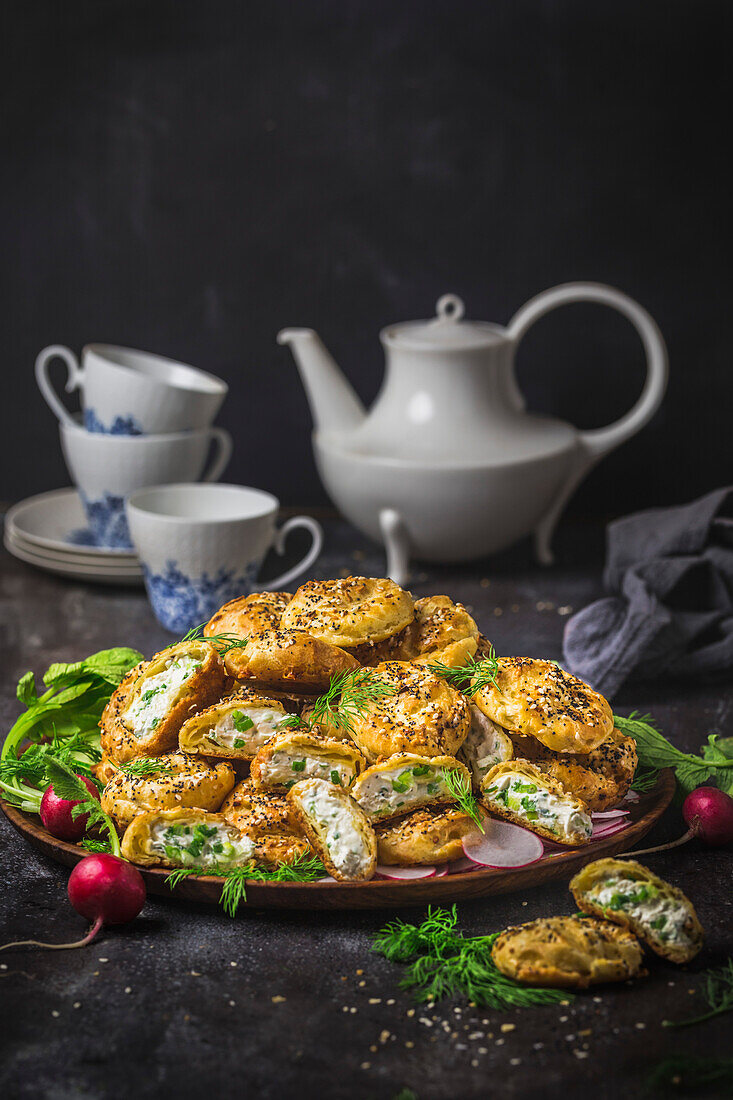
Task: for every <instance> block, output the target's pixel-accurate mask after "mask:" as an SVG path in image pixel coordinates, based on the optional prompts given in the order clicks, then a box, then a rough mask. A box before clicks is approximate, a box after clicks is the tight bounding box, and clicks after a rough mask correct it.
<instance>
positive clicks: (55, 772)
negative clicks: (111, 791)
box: [46, 759, 120, 856]
mask: <svg viewBox="0 0 733 1100" xmlns="http://www.w3.org/2000/svg"><path fill="white" fill-rule="evenodd" d="M46 771H47V775H48V778H49V780H50V782H51V784H52V786H53V789H54V794H56V795H57V796H58V798H66V799H68V800H69V801H70V802H77V803H78V805H76V806H74V808H73V810H72V811H71V816H72V817H73V818H77V817H81V816H82V815H83V814H88V815H89V820H88V822H87V830H89V829H92V828H94V827H95V826H100V827H101V828H103V829H105V830H106V832H107V834H108V836H109V842H110V851H111V852H112V855H115V856H118V855H119V854H120V838H119V837H118V835H117V829H116V828H115V824H114V821H113V820H112V818H111V817H110V816H109V815H108V814H106V813H105V812H104V810H103V809H102V807H101V806H100V804H99V802H98V800H97V799H96V798H94V797H93V796H92V795H91V794H90V793H89V791H88V790H87V788H86V787H85V786H84V784H83V783H82V781H81V779H79V777H78V776H77V775H75V774H74V772H73V770H72V769H71V768H70V767H69V765H68V764H65V763H63V761H61V760H57V759H51V760H49V761H48V764H47V766H46Z"/></svg>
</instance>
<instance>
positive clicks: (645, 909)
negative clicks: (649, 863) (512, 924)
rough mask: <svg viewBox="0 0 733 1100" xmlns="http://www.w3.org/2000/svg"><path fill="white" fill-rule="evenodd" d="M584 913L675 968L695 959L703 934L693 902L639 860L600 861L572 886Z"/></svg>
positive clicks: (571, 889)
mask: <svg viewBox="0 0 733 1100" xmlns="http://www.w3.org/2000/svg"><path fill="white" fill-rule="evenodd" d="M570 891H571V893H572V895H573V897H574V898H575V902H576V904H577V906H578V908H579V909H582V910H583V912H584V913H590V914H591V915H592V916H595V917H605V918H606V920H610V921H613V922H614V923H615V924H620V925H623V926H624V927H625V928H629V929H631V931H632V932H633V933H634V934H635V935H637V936H638V937H639V938H640V939H642V940H644V942H645V943H647V944H648V945H649V947H651V949H652V951H654V952H655V953H656V954H657V955H661V956H662V958H664V959H669V960H670V961H671V962H675V963H686V962H689V961H690V959H694V957H695V955H697V953H698V951H699V950H700V948H701V947H702V941H703V930H702V925H701V924H700V921H699V920H698V918H697V913H696V912H695V909H694V907H693V905H692V902H691V901H690V900H689V898H687V897H686V896H685V895H684V894H683V893H682V891H681V890H679V889H678V888H677V887H676V886H670V884H669V883H668V882H665V881H664V879H661V878H659V877H658V876H657V875H655V874H653V873H652V871H650V870H649V869H648V868H647V867H644V866H642V864H641V863H637V862H636V860H634V859H597V860H596V861H595V862H594V863H589V864H587V866H585V867H583V869H582V870H581V871H579V872H578V874H577V875H575V877H574V878H573V879H571V881H570Z"/></svg>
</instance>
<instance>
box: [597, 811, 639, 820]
mask: <svg viewBox="0 0 733 1100" xmlns="http://www.w3.org/2000/svg"><path fill="white" fill-rule="evenodd" d="M630 813H631V810H595V811H594V812H593V813H592V814H591V815H590V816H591V821H613V820H614V818H617V817H626V816H627V815H628V814H630Z"/></svg>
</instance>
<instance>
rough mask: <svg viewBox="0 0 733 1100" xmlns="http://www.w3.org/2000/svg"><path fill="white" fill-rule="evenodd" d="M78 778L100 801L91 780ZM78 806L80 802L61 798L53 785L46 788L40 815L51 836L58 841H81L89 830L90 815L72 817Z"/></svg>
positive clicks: (80, 776)
mask: <svg viewBox="0 0 733 1100" xmlns="http://www.w3.org/2000/svg"><path fill="white" fill-rule="evenodd" d="M78 778H79V779H81V781H82V783H83V784H84V786H85V787H86V788H87V790H88V791H89V793H90V795H92V797H93V798H96V799H97V801H99V791H98V790H97V788H96V786H95V785H94V783H92V781H91V779H88V778H87V776H85V775H78ZM78 805H79V802H78V801H76V802H72V801H71V800H70V799H68V798H59V797H58V795H57V794H56V792H55V791H54V789H53V784H51V785H50V786H48V787H46V790H45V791H44V794H43V798H42V799H41V808H40V810H39V814H40V816H41V821H42V822H43V824H44V826H45V827H46V829H48V831H49V833H50V834H51V836H55V837H56V839H57V840H81V838H82V837H83V836H84V833H85V832H86V829H87V822H88V820H89V815H88V814H80V815H79V816H78V817H76V818H75V817H74V816H73V815H72V810H73V809H74V806H78Z"/></svg>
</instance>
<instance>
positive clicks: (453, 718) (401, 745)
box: [351, 661, 471, 763]
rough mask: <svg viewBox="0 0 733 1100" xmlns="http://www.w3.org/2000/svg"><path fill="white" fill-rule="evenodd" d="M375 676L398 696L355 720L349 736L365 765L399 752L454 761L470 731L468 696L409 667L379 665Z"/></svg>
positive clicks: (369, 707) (379, 700)
mask: <svg viewBox="0 0 733 1100" xmlns="http://www.w3.org/2000/svg"><path fill="white" fill-rule="evenodd" d="M373 676H374V677H378V678H379V679H381V680H383V681H384V682H385V683H387V684H389V685H390V686H391V687H392V688H393V689H394V694H392V695H383V696H380V697H379V698H376V699H373V700H371V701H370V702H369V703H368V704H367V705H366V706H365V707H364V708H363V710H362V711H361V713H360V714H358V715H357V716H356V717H355V718H354V720H353V723H352V728H351V735H352V737H353V739H354V741H355V742H356V744H357V745H358V746H359V748H360V749H361V751H362V752H363V753H364V755H365V757H366V758H367V760H369V761H370V762H371V763H373V762H374V761H375V760H378V759H379V757H381V756H394V754H395V753H397V752H414V753H418V754H420V755H422V756H455V754H456V752H457V751H458V749H459V748H460V747H461V745H462V744H463V742H464V741H465V739H466V735H467V733H468V730H469V728H470V725H471V715H470V712H469V708H468V700H467V699H466V697H465V695H463V694H462V693H461V692H459V691H456V690H455V688H453V687H451V686H450V684H448V683H446V681H445V680H442V679H441V678H440V676H436V675H435V673H433V672H431V671H430V670H429V669H427V668H424V667H422V666H420V665H415V664H411V663H409V662H407V661H387V662H385V663H384V664H381V665H377V666H376V668H375V669H374V671H373Z"/></svg>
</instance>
